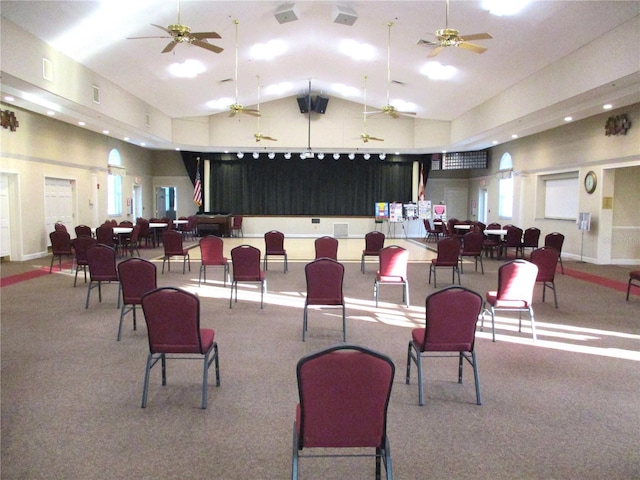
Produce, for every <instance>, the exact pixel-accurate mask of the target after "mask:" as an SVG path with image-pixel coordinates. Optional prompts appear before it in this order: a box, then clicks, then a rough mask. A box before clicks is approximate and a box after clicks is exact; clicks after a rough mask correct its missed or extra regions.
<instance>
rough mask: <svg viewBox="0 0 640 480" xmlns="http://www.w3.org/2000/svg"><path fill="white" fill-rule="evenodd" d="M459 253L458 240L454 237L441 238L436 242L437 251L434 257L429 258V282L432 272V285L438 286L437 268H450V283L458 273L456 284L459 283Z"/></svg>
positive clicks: (453, 281) (454, 281) (454, 280)
mask: <svg viewBox="0 0 640 480" xmlns="http://www.w3.org/2000/svg"><path fill="white" fill-rule="evenodd" d="M459 253H460V242H459V241H458V239H457V238H455V237H447V238H443V239H442V240H440V241H439V242H438V253H437V256H436V258H433V259H431V265H429V283H431V274H432V273H433V287H434V288H438V281H437V271H438V268H450V269H451V283H453V284H455V283H456V273H457V274H458V284H460V269H459V268H458V254H459Z"/></svg>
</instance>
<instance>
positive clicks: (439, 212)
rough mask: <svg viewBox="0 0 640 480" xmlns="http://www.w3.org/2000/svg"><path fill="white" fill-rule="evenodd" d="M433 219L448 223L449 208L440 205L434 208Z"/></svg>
mask: <svg viewBox="0 0 640 480" xmlns="http://www.w3.org/2000/svg"><path fill="white" fill-rule="evenodd" d="M433 219H434V220H440V221H442V222H446V221H447V206H446V205H443V204H438V205H434V206H433Z"/></svg>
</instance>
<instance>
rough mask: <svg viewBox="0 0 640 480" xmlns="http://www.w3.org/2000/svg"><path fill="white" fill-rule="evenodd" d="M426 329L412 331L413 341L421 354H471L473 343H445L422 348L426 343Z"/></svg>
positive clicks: (431, 344)
mask: <svg viewBox="0 0 640 480" xmlns="http://www.w3.org/2000/svg"><path fill="white" fill-rule="evenodd" d="M425 330H426V328H414V329H413V330H412V331H411V339H412V340H413V343H415V344H416V345H417V346H418V348H419V350H420V351H421V352H470V351H471V343H469V342H446V343H445V342H443V343H429V340H428V339H427V344H426V345H425V348H424V349H423V348H422V346H423V345H422V343H423V342H424V332H425Z"/></svg>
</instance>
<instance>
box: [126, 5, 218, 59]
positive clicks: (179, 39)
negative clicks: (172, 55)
mask: <svg viewBox="0 0 640 480" xmlns="http://www.w3.org/2000/svg"><path fill="white" fill-rule="evenodd" d="M151 25H152V26H154V27H157V28H159V29H160V30H164V31H165V32H166V33H168V34H169V36H166V35H163V36H152V37H129V38H127V40H139V39H143V38H170V39H171V41H170V42H169V43H168V44H167V46H166V47H164V49H163V50H162V53H169V52H171V51H172V50H173V49H174V48H175V46H176V45H178V44H179V43H190V44H192V45H195V46H197V47H201V48H204V49H206V50H209V51H211V52H214V53H220V52H222V50H224V49H223V48H221V47H218V46H217V45H212V44H211V43H209V42H208V41H207V39H208V38H222V37H220V35H219V34H218V33H216V32H193V33H192V32H191V28H189V27H188V26H186V25H182V24H181V23H180V0H178V23H176V24H173V25H169V26H168V27H162V26H160V25H155V24H153V23H152V24H151Z"/></svg>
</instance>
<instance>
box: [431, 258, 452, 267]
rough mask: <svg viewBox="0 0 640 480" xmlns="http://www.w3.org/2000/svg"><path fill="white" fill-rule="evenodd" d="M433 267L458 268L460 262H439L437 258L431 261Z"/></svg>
mask: <svg viewBox="0 0 640 480" xmlns="http://www.w3.org/2000/svg"><path fill="white" fill-rule="evenodd" d="M431 265H432V266H434V267H457V266H458V260H457V259H456V261H455V262H445V261H442V260H441V261H438V259H437V258H432V259H431Z"/></svg>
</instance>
